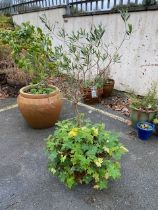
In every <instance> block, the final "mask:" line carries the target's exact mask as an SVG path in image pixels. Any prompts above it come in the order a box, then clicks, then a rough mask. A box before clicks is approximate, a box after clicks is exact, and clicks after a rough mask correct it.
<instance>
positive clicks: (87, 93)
mask: <svg viewBox="0 0 158 210" xmlns="http://www.w3.org/2000/svg"><path fill="white" fill-rule="evenodd" d="M96 93H97V94H96V95H97V97H95V98H93V97H92V90H91V88H82V89H81V94H82V96H83V101H84V103H87V104H94V103H99V102H100V101H101V96H102V94H103V88H98V89H97V91H96Z"/></svg>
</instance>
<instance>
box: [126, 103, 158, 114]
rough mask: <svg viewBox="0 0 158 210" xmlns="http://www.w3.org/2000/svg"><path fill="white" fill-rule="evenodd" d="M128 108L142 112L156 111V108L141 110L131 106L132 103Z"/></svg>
mask: <svg viewBox="0 0 158 210" xmlns="http://www.w3.org/2000/svg"><path fill="white" fill-rule="evenodd" d="M129 108H130V109H133V110H135V111H138V112H143V113H154V112H158V110H148V111H147V110H141V109H137V108H135V107H133V106H132V105H129Z"/></svg>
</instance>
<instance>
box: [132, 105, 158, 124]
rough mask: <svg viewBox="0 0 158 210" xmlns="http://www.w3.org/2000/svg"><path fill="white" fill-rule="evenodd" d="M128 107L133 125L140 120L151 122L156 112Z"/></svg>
mask: <svg viewBox="0 0 158 210" xmlns="http://www.w3.org/2000/svg"><path fill="white" fill-rule="evenodd" d="M129 108H130V119H131V122H132V125H133V126H134V127H135V126H136V124H137V123H138V122H140V121H146V122H152V121H153V119H154V118H155V117H156V114H157V111H145V110H139V109H136V108H133V107H131V106H130V107H129Z"/></svg>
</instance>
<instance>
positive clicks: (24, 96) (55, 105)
mask: <svg viewBox="0 0 158 210" xmlns="http://www.w3.org/2000/svg"><path fill="white" fill-rule="evenodd" d="M51 87H53V88H55V89H56V90H55V91H54V92H52V93H50V94H37V95H36V94H29V93H26V91H27V90H28V89H29V88H30V85H29V86H26V87H23V88H21V89H20V94H19V96H18V98H17V103H18V106H19V109H20V111H21V113H22V115H23V117H24V118H25V120H26V121H27V122H28V123H29V124H30V125H31V126H32V127H33V128H49V127H51V126H52V125H53V124H55V123H56V122H57V120H58V118H59V115H60V111H61V108H62V104H63V99H62V95H61V93H60V91H59V89H58V88H57V87H55V86H51Z"/></svg>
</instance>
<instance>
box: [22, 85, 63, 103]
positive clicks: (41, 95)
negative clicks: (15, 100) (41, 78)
mask: <svg viewBox="0 0 158 210" xmlns="http://www.w3.org/2000/svg"><path fill="white" fill-rule="evenodd" d="M31 86H34V87H36V86H37V85H36V84H35V85H27V86H25V87H23V88H21V89H20V91H19V93H20V95H21V96H23V97H24V98H32V99H33V98H35V99H40V98H48V97H50V96H55V95H57V94H58V93H59V92H60V90H59V88H57V87H56V86H54V85H49V87H52V88H55V89H56V90H55V91H53V92H52V93H49V94H31V93H26V92H24V91H25V90H28V89H29V87H31Z"/></svg>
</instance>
